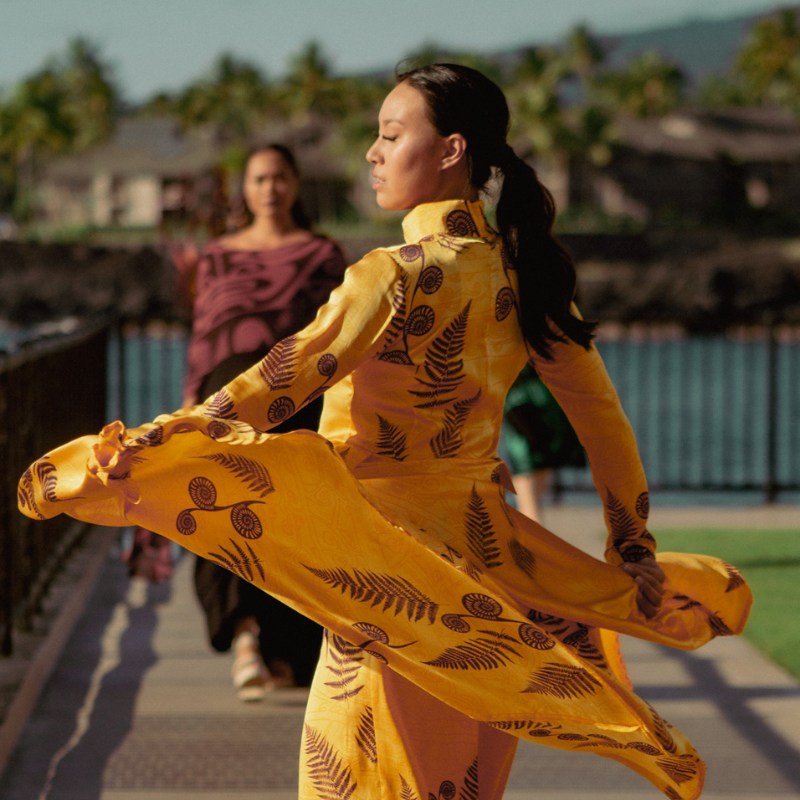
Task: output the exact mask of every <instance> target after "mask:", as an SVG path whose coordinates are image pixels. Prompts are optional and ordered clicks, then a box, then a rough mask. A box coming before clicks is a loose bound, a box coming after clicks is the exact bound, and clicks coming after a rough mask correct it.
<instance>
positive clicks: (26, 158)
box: [0, 69, 77, 219]
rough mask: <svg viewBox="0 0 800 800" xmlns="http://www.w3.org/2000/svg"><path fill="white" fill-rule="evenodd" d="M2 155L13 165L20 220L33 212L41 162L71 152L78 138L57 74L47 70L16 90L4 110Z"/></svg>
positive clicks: (67, 99) (26, 81) (1, 140)
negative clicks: (69, 150)
mask: <svg viewBox="0 0 800 800" xmlns="http://www.w3.org/2000/svg"><path fill="white" fill-rule="evenodd" d="M2 117H3V118H4V120H3V121H4V124H3V125H2V127H0V153H2V154H4V156H5V158H7V159H8V163H9V164H10V170H11V172H12V174H13V180H14V182H15V184H16V192H15V210H16V214H17V216H18V217H19V218H20V219H25V218H27V217H28V216H29V215H30V213H31V212H32V209H31V207H30V203H31V192H32V189H33V186H34V184H35V179H36V175H37V171H38V167H39V165H40V163H41V161H42V160H43V159H44V158H46V157H48V156H52V155H56V154H59V153H63V152H65V151H66V150H68V149H69V147H70V146H71V144H72V143H73V142H74V141H75V138H76V135H77V127H76V120H75V118H74V116H73V115H72V114H71V113H70V112H69V96H68V93H67V91H66V89H65V87H64V84H63V83H62V82H61V80H60V79H59V76H58V74H56V73H55V72H53V71H52V70H51V69H45V70H43V71H41V72H39V73H38V74H37V75H34V76H33V77H30V78H27V79H26V80H24V81H23V82H22V83H20V84H19V85H18V86H17V87H16V88H15V90H14V91H13V93H12V95H11V98H10V100H9V101H8V102H7V103H6V104H4V106H3V109H2Z"/></svg>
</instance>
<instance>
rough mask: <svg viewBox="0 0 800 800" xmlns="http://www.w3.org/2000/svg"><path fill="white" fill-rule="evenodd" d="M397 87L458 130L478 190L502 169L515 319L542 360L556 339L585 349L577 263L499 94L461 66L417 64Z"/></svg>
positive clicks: (500, 216)
mask: <svg viewBox="0 0 800 800" xmlns="http://www.w3.org/2000/svg"><path fill="white" fill-rule="evenodd" d="M397 82H398V83H403V82H406V83H408V84H409V85H411V86H413V87H414V88H415V89H417V90H418V91H419V92H421V93H422V95H423V96H424V97H425V99H426V102H427V105H428V111H429V114H430V119H431V122H432V123H433V124H434V126H435V127H436V130H437V131H438V132H439V133H440V134H441V135H442V136H448V135H449V134H451V133H460V134H462V135H463V136H464V138H465V139H466V140H467V156H468V159H469V169H470V181H471V183H472V185H473V186H474V187H475V188H477V189H482V188H484V187H485V185H486V183H487V182H488V180H489V178H490V177H491V175H492V167H496V168H497V169H499V170H500V172H502V174H503V187H502V190H501V192H500V197H499V199H498V202H497V225H498V227H499V228H500V234H501V236H502V237H503V246H504V250H505V254H506V259H507V261H508V263H509V264H510V265H511V266H512V267H513V268H514V269H515V270H516V271H517V274H518V278H519V295H520V297H519V305H520V309H519V310H520V322H521V325H522V332H523V335H524V336H525V339H526V341H527V342H528V344H529V345H530V346H531V347H532V348H533V349H534V350H535V351H536V352H537V353H539V354H540V355H541V356H543V357H545V358H549V357H551V345H552V343H553V342H557V341H566V339H571V340H572V341H573V342H576V343H578V344H580V345H582V346H583V347H589V345H590V343H591V340H592V337H593V335H594V328H595V324H594V323H592V322H587V321H585V320H583V319H581V318H580V317H578V316H576V315H575V314H574V313H573V312H572V308H571V303H572V300H573V298H574V296H575V285H576V275H575V265H574V264H573V262H572V259H571V257H570V255H569V253H567V251H566V250H565V249H564V248H563V247H562V245H561V244H560V243H559V241H558V240H557V239H556V238H555V236H554V235H553V222H554V221H555V214H556V209H555V203H554V202H553V197H552V195H551V194H550V192H549V191H548V190H547V189H546V188H545V187H544V186H543V185H542V184H541V183H540V181H539V178H538V177H537V175H536V172H535V171H534V169H533V168H532V167H531V166H530V165H528V164H527V163H526V162H525V161H523V160H522V159H521V158H519V157H518V156H517V155H516V153H515V152H514V150H513V149H512V148H511V147H510V146H509V145H508V143H507V142H506V136H507V133H508V125H509V111H508V103H507V102H506V98H505V95H504V94H503V92H502V91H501V89H500V88H499V87H498V86H497V85H496V84H495V83H493V82H492V81H490V80H489V79H488V78H487V77H486V76H485V75H483V74H482V73H480V72H478V71H477V70H474V69H472V68H470V67H465V66H462V65H460V64H431V65H429V66H425V67H419V68H417V69H412V70H409V71H408V72H402V73H400V74H398V76H397ZM551 322H552V323H553V325H555V326H556V327H555V329H554V328H553V325H551V324H550V323H551Z"/></svg>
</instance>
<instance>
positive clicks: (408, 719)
mask: <svg viewBox="0 0 800 800" xmlns="http://www.w3.org/2000/svg"><path fill="white" fill-rule="evenodd" d="M508 122H509V115H508V106H507V104H506V100H505V97H504V96H503V93H502V91H501V90H500V89H499V88H498V87H497V86H496V85H495V84H494V83H492V82H491V81H489V80H488V79H487V78H486V77H485V76H483V75H482V74H481V73H479V72H476V71H475V70H472V69H469V68H467V67H463V66H460V65H447V64H439V65H431V66H428V67H422V68H419V69H416V70H412V71H410V72H407V73H404V74H401V75H400V76H399V78H398V83H397V85H396V86H395V88H394V89H393V90H392V91H391V92H390V93H389V94H388V95H387V97H386V99H385V100H384V103H383V106H382V108H381V111H380V116H379V133H378V138H377V139H376V141H375V143H374V144H373V145H372V147H371V148H370V150H369V152H368V153H367V160H368V161H369V163H370V164H371V165H372V177H373V188H374V189H375V191H376V195H377V200H378V203H379V205H380V206H382V207H383V208H387V209H408V210H409V213H408V214H407V216H406V217H405V219H404V221H403V233H404V238H405V243H404V244H403V245H399V246H396V247H388V248H381V249H378V250H375V251H373V252H371V253H369V254H368V255H366V256H365V257H364V258H363V259H362V260H361V261H359V262H358V263H356V264H354V265H353V266H351V267H349V268H348V270H347V272H346V274H345V279H344V281H343V283H342V285H341V286H340V287H339V288H337V289H336V290H335V291H334V292H333V293H332V294H331V296H330V298H329V300H328V302H327V303H326V304H325V305H324V306H323V307H322V308H320V309H319V311H318V313H317V316H316V319H315V320H314V321H313V322H312V323H311V324H309V325H308V326H307V327H305V328H304V329H303V330H301V331H300V332H299V333H297V334H296V335H294V336H290V337H289V338H287V339H284V340H283V341H281V342H279V343H278V344H277V345H276V346H275V347H273V348H272V350H271V351H270V352H269V354H268V355H267V356H266V357H265V358H264V359H262V360H261V361H259V362H258V363H256V364H254V365H253V366H252V367H251V368H250V369H248V370H247V371H246V372H244V373H242V374H241V375H239V376H238V377H237V378H235V379H234V380H233V381H231V382H230V383H229V384H227V385H226V386H225V387H224V388H222V389H221V390H220V391H218V392H217V393H216V394H214V395H213V396H211V397H210V398H208V399H207V400H206V401H205V403H203V404H201V405H199V406H193V407H187V408H184V409H180V410H178V411H176V412H175V413H173V414H168V415H164V416H161V417H159V418H157V419H156V420H155V421H154V422H153V423H149V424H146V425H142V426H141V427H138V428H134V429H126V428H125V427H124V426H123V425H122V423H120V422H114V423H111V424H110V425H108V426H106V427H105V428H104V429H103V431H101V433H100V434H99V435H97V436H86V437H83V438H81V439H77V440H75V441H73V442H70V443H68V444H66V445H63V446H62V447H60V448H58V449H56V450H54V451H53V452H51V453H49V454H47V455H45V456H43V457H42V458H40V459H39V460H38V461H36V462H34V464H32V465H31V467H30V468H29V469H28V470H27V471H26V473H25V475H24V476H23V477H22V479H21V481H20V488H19V506H20V508H21V510H22V511H23V512H24V513H26V514H28V515H29V516H32V517H50V516H53V515H55V514H59V513H67V514H70V515H72V516H75V517H77V518H79V519H85V520H89V521H91V522H94V523H96V524H101V525H130V524H137V525H143V526H146V527H148V528H149V529H151V530H155V531H158V532H159V533H161V534H163V535H165V536H168V537H169V538H171V539H173V540H174V541H177V542H179V543H180V544H181V545H183V546H184V547H186V548H188V549H189V550H191V551H193V552H195V553H198V554H200V555H202V556H203V557H205V558H209V559H212V560H214V561H216V562H217V563H219V564H222V565H224V566H226V567H227V568H228V569H230V570H232V571H234V572H236V573H237V574H238V575H241V576H242V577H244V578H245V579H247V580H249V581H251V582H252V583H254V584H256V585H257V586H259V587H261V588H262V589H264V590H265V591H267V592H269V593H270V594H272V595H274V596H275V597H278V598H279V599H281V600H282V601H284V602H286V603H288V604H290V605H291V606H293V607H294V608H296V609H297V610H299V611H301V612H302V613H303V614H306V615H307V616H309V617H311V618H312V619H315V620H316V621H318V622H319V623H321V624H322V625H323V626H324V627H325V628H326V629H327V634H326V639H325V642H324V643H323V652H322V657H321V660H320V663H319V665H318V668H317V673H316V677H315V679H314V683H313V685H312V687H311V691H310V695H309V702H308V709H307V713H306V721H305V726H304V733H303V741H302V744H301V770H300V772H301V774H300V797H301V798H302V799H303V800H312V798H333V797H336V798H339V797H341V798H361V799H368V800H373V798H374V799H376V800H377V798H382V799H387V800H388V798H391V799H392V800H396V799H397V798H403V799H404V800H428V799H429V798H437V800H438V798H448V799H449V798H455V797H456V796H459V797H464V798H480V799H481V800H494V799H495V798H500V797H502V793H503V788H504V786H505V783H506V780H507V777H508V774H509V770H510V768H511V762H512V759H513V755H514V751H515V747H516V743H517V741H518V740H519V739H525V740H528V741H535V742H537V743H540V744H544V745H548V746H551V747H556V748H561V749H566V750H574V751H578V752H586V753H594V754H596V755H601V756H605V757H609V758H613V759H616V760H618V761H620V762H622V763H624V764H625V765H627V766H628V767H630V768H631V769H633V770H636V771H637V772H639V773H641V774H642V775H644V776H645V777H646V778H647V779H648V780H650V781H651V782H652V783H653V784H654V785H655V786H657V787H658V788H659V789H660V790H661V791H662V792H663V793H664V794H665V795H666V796H667V797H671V798H696V797H698V796H699V794H700V791H701V788H702V783H703V775H704V768H703V764H702V761H701V760H700V758H699V757H698V755H697V754H696V752H695V751H694V749H693V747H692V745H691V743H690V742H689V741H688V740H687V739H686V737H685V736H684V735H683V734H682V733H681V732H680V731H678V730H676V729H675V728H673V727H672V726H670V725H669V724H668V723H667V722H666V721H665V720H663V719H662V718H661V717H660V716H659V715H658V714H657V713H656V712H655V711H654V710H653V709H652V708H651V707H650V706H648V705H647V704H646V703H645V702H643V701H642V700H641V699H640V698H638V697H637V696H636V694H635V693H634V692H633V691H632V689H631V687H630V685H629V683H628V681H627V678H626V676H625V671H624V666H623V663H622V660H621V657H620V655H619V650H618V648H617V646H616V634H617V633H620V632H621V633H627V634H631V635H634V636H638V637H641V638H644V639H649V640H651V641H656V642H661V643H664V644H668V645H672V646H675V647H680V648H693V647H698V646H700V645H702V644H703V643H705V642H707V641H708V640H709V639H711V638H712V637H714V636H716V635H719V634H730V633H736V632H739V631H740V630H741V629H742V627H743V626H744V622H745V619H746V616H747V613H748V610H749V607H750V602H751V596H750V593H749V589H748V588H747V585H746V583H745V582H744V580H743V579H742V577H741V575H740V574H739V573H738V571H737V570H736V569H735V568H734V567H732V566H730V565H728V564H725V563H722V562H720V561H718V560H716V559H713V558H710V557H705V556H687V555H681V554H665V553H659V554H658V555H655V553H656V544H655V541H654V540H653V537H652V536H651V535H650V534H649V533H648V531H647V527H646V526H647V516H648V494H647V487H646V483H645V478H644V474H643V470H642V466H641V463H640V459H639V455H638V451H637V447H636V443H635V440H634V436H633V433H632V431H631V428H630V425H629V423H628V421H627V419H626V417H625V415H624V412H623V411H622V409H621V407H620V404H619V400H618V398H617V395H616V393H615V391H614V388H613V386H612V385H611V383H610V381H609V379H608V376H607V374H606V372H605V369H604V367H603V364H602V362H601V360H600V357H599V355H598V353H597V351H596V350H595V348H594V347H593V345H592V343H591V338H592V337H591V335H592V326H591V325H590V324H588V323H586V322H585V321H583V320H582V319H581V318H580V316H579V314H578V313H577V310H576V309H575V307H574V306H573V305H572V296H573V293H574V288H575V274H574V269H573V266H572V264H571V262H570V260H569V258H568V257H567V255H566V254H565V253H564V251H563V250H562V249H561V247H560V246H559V245H558V243H557V241H556V240H555V239H554V238H553V236H552V233H551V226H552V222H553V217H554V208H553V204H552V201H551V198H550V196H549V194H548V193H547V191H546V190H545V189H544V187H542V185H541V184H540V183H539V181H538V179H537V177H536V175H535V173H534V171H533V170H532V169H531V168H530V167H529V166H528V165H527V164H525V163H524V162H523V161H521V160H520V159H519V158H517V156H516V155H515V154H514V152H513V150H512V149H511V147H510V146H509V145H508V144H507V142H506V133H507V129H508ZM493 169H495V170H498V171H499V172H500V173H501V174H502V176H503V187H502V191H501V193H500V196H499V199H498V203H497V227H498V228H499V231H495V230H494V229H493V228H492V227H490V226H489V225H488V224H487V221H486V219H485V217H484V213H483V207H482V204H481V201H480V200H479V199H478V198H479V190H480V189H481V188H482V187H483V186H484V185H485V184H486V183H487V181H488V180H489V178H490V175H491V174H492V170H493ZM528 360H530V362H531V363H532V365H533V366H534V367H535V369H536V371H537V372H538V373H539V375H540V376H541V377H542V379H543V380H544V381H545V382H546V384H547V385H548V386H549V388H550V390H551V391H552V392H553V394H554V396H555V397H556V398H557V399H558V401H559V403H560V405H561V406H562V408H564V410H565V412H566V413H567V415H568V416H569V419H570V421H571V423H572V425H573V427H574V428H575V430H576V432H577V433H578V436H579V438H580V439H581V442H582V444H583V446H584V447H585V449H586V451H587V454H588V457H589V461H590V465H591V469H592V474H593V478H594V481H595V484H596V486H597V490H598V492H599V494H600V497H601V499H602V501H603V503H604V507H605V518H606V522H607V525H608V530H609V537H608V548H607V551H606V561H605V562H603V561H599V560H597V559H595V558H592V557H590V556H589V555H587V554H585V553H583V552H582V551H580V550H577V549H576V548H574V547H572V546H570V545H568V544H567V543H565V542H564V541H562V540H561V539H559V538H558V537H557V536H556V535H555V534H553V533H551V532H549V531H547V530H545V529H544V528H543V527H541V526H540V525H538V524H537V523H536V522H534V521H532V520H530V519H529V518H527V517H525V516H523V515H522V514H520V513H519V512H517V511H516V510H515V509H513V508H512V507H510V506H509V505H508V504H507V503H506V500H505V495H506V491H507V490H508V488H509V487H510V482H509V475H508V471H507V469H506V467H505V465H504V464H503V463H502V461H500V460H499V459H498V458H497V456H496V450H497V445H498V438H499V431H500V426H501V420H502V411H503V400H504V398H505V395H506V393H507V391H508V389H509V387H510V386H511V384H512V383H513V381H514V379H515V377H516V376H517V374H518V373H519V371H520V369H521V368H522V367H523V365H524V364H525V363H526V362H527V361H528ZM323 393H324V395H325V401H324V410H323V416H322V421H321V424H320V428H319V433H318V434H317V433H313V432H310V431H295V432H291V433H286V434H280V435H277V434H271V433H269V431H270V429H271V428H272V427H274V426H275V425H277V424H278V423H280V422H281V421H282V420H284V419H286V418H287V417H288V416H290V415H291V414H292V413H294V411H296V410H297V409H298V408H301V407H303V406H304V405H305V404H306V403H308V402H309V401H310V400H312V399H313V398H315V397H318V396H319V395H320V394H323Z"/></svg>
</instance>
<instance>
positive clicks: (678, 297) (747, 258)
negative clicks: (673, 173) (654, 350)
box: [0, 230, 800, 332]
mask: <svg viewBox="0 0 800 800" xmlns="http://www.w3.org/2000/svg"><path fill="white" fill-rule="evenodd" d="M563 241H564V243H565V245H566V247H567V248H568V250H569V251H570V252H571V253H572V255H573V257H574V259H575V261H576V264H577V270H578V301H579V304H580V306H581V309H582V311H583V313H584V314H585V315H586V316H587V317H591V318H593V319H597V320H600V321H616V322H622V323H631V322H652V323H668V322H670V323H678V324H681V325H683V326H684V327H686V328H687V329H689V330H690V331H695V332H711V331H717V330H723V329H725V328H726V327H730V326H731V325H749V324H762V323H764V322H770V321H778V322H787V323H792V324H800V240H797V241H795V240H792V239H786V238H781V239H767V238H749V237H748V236H747V235H746V233H744V232H742V233H739V234H732V233H730V232H720V231H699V230H695V231H686V232H681V231H679V232H676V231H669V232H666V231H661V232H658V231H655V232H651V233H648V234H639V235H622V236H615V235H585V236H564V237H563ZM342 244H343V247H344V250H345V252H346V254H347V256H348V258H349V259H351V260H356V259H358V258H359V257H360V256H361V255H362V254H363V253H364V252H366V251H367V250H369V249H371V248H372V247H375V246H377V245H378V244H380V243H379V242H377V241H373V240H369V241H368V240H359V241H356V240H354V241H350V242H347V241H345V242H343V243H342ZM175 278H176V276H175V270H174V268H173V266H172V264H171V262H170V261H169V259H167V258H165V257H164V256H163V255H162V253H160V252H159V251H158V250H156V249H155V248H151V247H145V248H139V249H111V248H100V247H87V246H81V245H66V244H35V243H21V242H8V241H2V242H0V318H4V319H7V320H10V321H11V322H13V323H16V324H19V325H32V324H36V323H40V322H45V321H49V320H53V319H57V318H60V317H64V316H79V317H87V316H95V315H97V314H101V313H112V314H115V315H121V316H124V317H127V318H135V319H146V318H160V319H166V320H186V319H187V311H186V309H185V307H184V306H183V304H182V303H181V301H180V297H179V293H178V290H177V287H176V280H175Z"/></svg>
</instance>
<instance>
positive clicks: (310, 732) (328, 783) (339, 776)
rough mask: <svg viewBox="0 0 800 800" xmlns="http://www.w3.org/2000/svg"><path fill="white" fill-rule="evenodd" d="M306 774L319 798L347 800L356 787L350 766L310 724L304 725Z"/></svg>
mask: <svg viewBox="0 0 800 800" xmlns="http://www.w3.org/2000/svg"><path fill="white" fill-rule="evenodd" d="M304 739H305V753H306V767H307V770H308V776H309V778H310V779H311V783H312V784H313V785H314V789H315V790H316V792H317V797H318V798H319V800H349V798H351V797H353V796H354V794H355V791H356V789H357V788H358V786H357V784H356V782H355V781H354V780H353V775H352V773H351V771H350V768H349V767H348V766H346V765H345V763H344V761H343V760H342V757H341V756H340V755H339V753H338V752H337V751H336V749H335V748H334V747H333V745H332V744H331V743H330V742H329V741H328V740H327V739H326V738H325V737H324V736H323V735H322V734H321V733H319V732H318V731H316V730H314V728H312V727H311V726H310V725H306V726H305V730H304Z"/></svg>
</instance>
